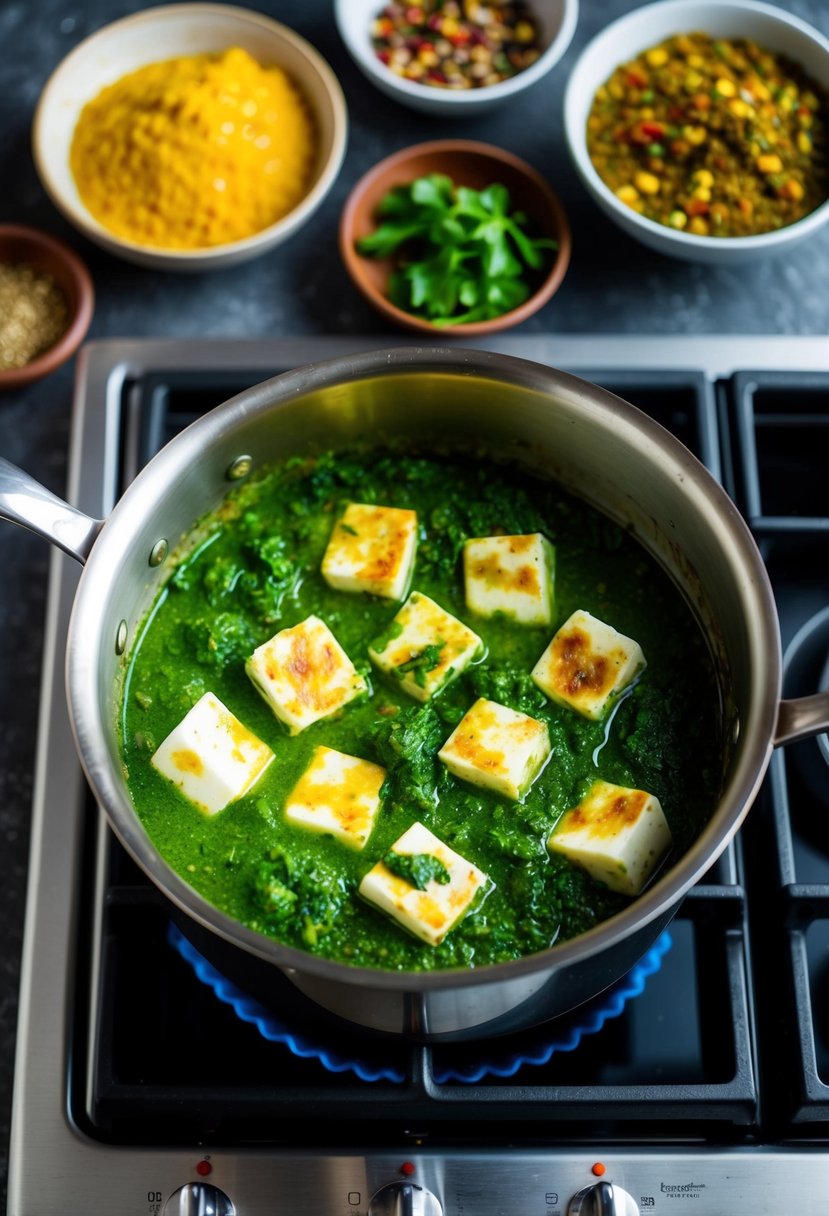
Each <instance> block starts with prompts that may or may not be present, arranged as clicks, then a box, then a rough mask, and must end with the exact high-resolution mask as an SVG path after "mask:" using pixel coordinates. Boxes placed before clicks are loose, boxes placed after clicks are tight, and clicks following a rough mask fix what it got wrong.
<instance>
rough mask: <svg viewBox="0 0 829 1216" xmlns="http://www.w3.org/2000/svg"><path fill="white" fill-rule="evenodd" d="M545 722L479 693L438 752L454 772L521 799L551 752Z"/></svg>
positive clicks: (515, 799) (475, 782)
mask: <svg viewBox="0 0 829 1216" xmlns="http://www.w3.org/2000/svg"><path fill="white" fill-rule="evenodd" d="M550 750H551V748H550V735H549V731H548V730H547V725H546V723H545V722H539V721H538V720H537V719H536V718H530V717H528V715H527V714H522V713H519V712H518V710H515V709H509V708H508V707H507V706H506V705H499V704H498V702H497V701H487V700H486V698H485V697H481V698H480V699H479V700H477V701H476V702H475V704H474V705H473V706H472V708H471V709H469V710H467V712H466V714H465V715H464V716H463V718H461V720H460V722H459V723H458V725H457V726H456V727H455V729H454V730H453V731H452V734H451V735H450V736H449V738H448V739H447V740H446V742H445V743H444V745H443V747H442V748H441V749H440V751H439V752H438V757H439V759H441V760H442V761H443V763H444V764H445V765H446V767H447V768H448V769H449V772H450V773H454V774H455V776H456V777H460V778H462V779H463V780H464V781H469V782H470V783H471V784H472V785H478V786H481V788H483V789H488V790H494V791H495V792H496V794H503V795H504V797H506V798H512V799H513V801H515V802H518V801H520V799H521V798H523V797H524V795H525V794H526V793H527V791H528V790H529V788H530V786H531V785H532V784H533V782H534V781H535V779H536V777H538V775H539V773H540V772H541V771H542V769H543V768H544V765H545V764H546V763H547V760H548V759H549V756H550Z"/></svg>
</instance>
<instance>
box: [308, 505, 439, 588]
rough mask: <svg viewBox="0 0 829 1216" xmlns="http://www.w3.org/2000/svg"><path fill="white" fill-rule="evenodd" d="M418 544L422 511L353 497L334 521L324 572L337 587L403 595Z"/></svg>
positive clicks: (323, 562) (331, 584)
mask: <svg viewBox="0 0 829 1216" xmlns="http://www.w3.org/2000/svg"><path fill="white" fill-rule="evenodd" d="M416 548H417V514H416V513H415V512H414V511H407V510H404V509H402V508H400V507H377V506H371V505H368V504H366V503H360V502H352V503H349V505H348V506H347V507H346V509H345V513H344V514H343V516H342V517H341V518H340V519H339V520H338V521H337V523H336V524H334V530H333V532H332V533H331V539H330V540H329V542H328V548H327V549H326V550H325V554H324V556H323V559H322V567H321V569H322V577H323V578H324V579H325V581H326V582H327V583H328V584H329V585H330V586H331V587H336V588H337V590H338V591H368V592H369V593H370V594H371V595H380V596H383V597H384V598H385V599H390V600H402V599H403V596H404V595H405V594H406V592H407V591H408V589H409V584H410V582H411V577H412V570H413V568H414V560H415V549H416Z"/></svg>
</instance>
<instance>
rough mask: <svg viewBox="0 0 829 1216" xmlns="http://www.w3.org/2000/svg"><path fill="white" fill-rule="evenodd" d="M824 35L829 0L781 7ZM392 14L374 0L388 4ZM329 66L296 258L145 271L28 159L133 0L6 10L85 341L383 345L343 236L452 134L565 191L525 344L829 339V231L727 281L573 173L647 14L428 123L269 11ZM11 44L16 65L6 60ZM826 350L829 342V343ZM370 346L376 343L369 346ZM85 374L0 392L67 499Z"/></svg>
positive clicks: (21, 662) (18, 645) (14, 178)
mask: <svg viewBox="0 0 829 1216" xmlns="http://www.w3.org/2000/svg"><path fill="white" fill-rule="evenodd" d="M778 3H779V6H780V7H781V8H784V9H788V10H790V11H791V12H794V13H796V14H797V15H798V16H800V17H801V18H803V19H804V20H805V21H807V22H809V23H810V24H812V25H814V26H816V27H818V28H819V29H821V30H822V31H823V33H824V34H829V9H828V8H827V7H826V6H825V4H823V3H822V0H778ZM379 4H380V0H378V7H379ZM253 7H254V8H256V9H258V10H259V11H261V12H264V13H267V14H269V15H271V16H273V17H275V18H277V19H278V20H281V21H283V22H285V23H286V24H287V25H290V26H292V27H293V28H294V29H296V30H297V31H298V32H299V33H301V34H303V35H304V36H305V37H307V38H308V39H309V40H310V41H311V42H312V43H313V44H314V45H315V46H316V47H317V48H318V49H319V50H320V51H321V52H322V54H323V55H324V56H325V57H326V58H327V59H328V61H329V63H330V64H331V65H332V67H333V68H334V70H335V72H336V73H337V75H338V77H339V79H340V81H341V83H342V85H343V88H344V90H345V93H346V98H347V102H348V106H349V112H350V134H349V147H348V152H347V156H346V160H345V163H344V166H343V169H342V172H341V174H340V177H339V179H338V181H337V183H336V185H335V187H334V189H333V190H332V192H331V194H330V195H329V197H328V199H327V200H326V202H325V203H324V205H323V206H322V207H321V209H320V210H319V211H318V212H317V213H316V214H315V215H314V217H313V218H312V219H311V221H310V222H309V223H308V224H307V225H306V226H305V227H304V228H303V229H302V230H301V232H300V233H299V234H298V235H296V236H295V237H294V238H293V239H292V240H291V241H289V242H288V243H287V244H285V245H283V246H280V247H279V248H277V249H276V250H274V251H273V252H272V253H270V254H267V255H265V256H264V257H262V258H261V259H259V260H258V261H254V262H250V263H248V264H246V265H243V266H240V267H238V268H236V269H231V270H224V271H217V272H214V273H213V274H210V275H207V274H205V275H196V276H186V275H181V276H175V275H165V274H161V273H158V272H154V271H148V270H142V269H138V268H136V267H132V266H130V265H128V264H127V263H122V262H120V261H117V260H116V259H114V258H112V257H110V256H109V255H106V254H104V253H103V252H101V251H99V250H98V249H97V248H96V247H94V246H92V245H90V244H89V243H87V242H86V241H85V240H84V239H83V238H81V237H80V236H79V235H77V234H76V233H75V232H74V230H73V229H71V228H70V227H69V226H68V225H67V224H66V223H65V222H64V221H63V220H62V219H61V217H60V216H59V214H58V213H57V212H56V211H55V209H54V208H53V207H52V205H51V204H50V202H49V201H48V199H47V198H46V196H45V194H44V192H43V190H42V188H41V186H40V184H39V181H38V178H37V175H36V173H35V170H34V166H33V163H32V157H31V153H30V148H29V136H30V128H31V121H32V116H33V112H34V108H35V104H36V102H37V98H38V95H39V92H40V90H41V88H42V86H43V84H44V82H45V80H46V78H47V77H48V75H49V74H50V72H51V71H52V70H53V68H54V67H55V66H56V65H57V64H58V62H59V61H60V60H61V59H62V58H63V56H64V55H66V54H67V53H68V52H69V51H70V50H71V49H72V48H73V47H74V46H75V45H76V44H77V43H78V42H80V41H81V39H83V38H84V37H86V36H87V35H88V34H90V33H92V32H93V31H94V30H96V29H98V28H100V27H101V26H102V25H105V24H107V23H108V22H109V21H111V20H114V19H115V18H117V17H120V16H123V15H125V14H127V13H128V12H130V11H132V10H133V9H134V5H131V4H128V3H126V0H117V2H116V0H90V2H89V3H88V4H85V5H84V6H83V7H82V6H81V5H80V4H78V3H76V2H74V0H38V2H37V3H36V4H34V5H26V6H24V5H22V4H20V3H16V2H12V0H8V2H6V3H0V47H2V48H3V51H4V55H3V58H2V60H0V183H2V185H0V222H9V221H16V222H22V223H28V224H34V225H37V226H40V227H42V228H44V229H46V230H47V231H49V232H52V233H54V234H56V235H58V236H61V237H63V238H64V239H65V240H67V241H68V242H69V243H70V244H71V245H72V246H73V247H74V248H75V249H76V250H77V251H78V252H79V253H80V254H81V256H82V257H84V258H85V259H86V261H87V264H88V266H89V268H90V270H91V271H92V274H93V277H94V279H95V284H96V290H97V305H96V311H95V317H94V320H93V324H92V329H91V331H90V335H89V336H90V338H103V337H142V336H152V337H157V336H160V335H164V336H167V337H175V336H181V337H209V336H218V335H221V336H227V337H259V336H266V335H280V336H285V335H289V336H291V335H300V334H313V333H321V334H325V333H341V334H359V335H366V336H368V337H369V338H370V336H371V335H372V334H388V333H389V330H388V328H387V327H386V325H385V323H384V322H383V321H381V320H380V319H379V317H378V316H377V315H376V314H374V313H373V312H372V311H371V310H370V309H369V307H368V306H367V305H366V304H364V303H363V301H362V299H361V298H360V297H358V296H357V294H356V293H355V291H354V290H353V289H352V287H351V285H350V283H349V281H348V280H347V278H346V275H345V272H344V270H343V268H342V265H341V263H340V259H339V255H338V253H337V245H336V224H337V219H338V216H339V212H340V209H341V207H342V204H343V201H344V199H345V196H346V194H347V192H348V190H349V189H350V187H351V185H352V184H353V183H354V182H355V181H356V180H357V178H358V177H359V176H360V175H361V174H362V173H363V172H364V171H365V170H366V169H368V168H369V167H370V166H371V165H372V164H374V163H375V162H376V161H377V160H379V159H381V158H382V157H383V156H384V155H386V154H388V153H389V152H392V151H394V150H396V149H397V148H400V147H404V146H405V145H407V144H410V143H414V142H418V141H420V140H421V139H430V138H437V137H440V136H442V135H457V136H463V137H467V138H472V139H483V140H489V141H491V142H493V143H498V144H501V145H503V146H505V147H509V148H510V149H512V150H513V151H515V152H516V153H518V154H519V155H521V156H524V157H525V158H526V159H527V160H529V161H530V162H531V163H533V164H534V165H535V166H536V167H537V168H538V169H539V170H540V171H541V172H542V173H544V175H545V176H546V177H547V178H548V179H549V180H550V182H551V183H552V184H553V186H554V187H555V189H556V190H557V191H558V192H559V194H560V195H561V197H562V199H563V201H564V204H565V206H566V208H567V210H568V212H569V214H570V217H571V222H572V226H573V238H574V249H573V258H572V262H571V267H570V271H569V273H568V276H567V278H566V280H565V282H564V285H563V287H562V288H561V289H560V291H559V292H558V294H557V295H556V296H555V298H554V299H553V300H552V301H551V302H550V303H549V304H548V305H547V306H546V307H545V308H544V309H543V310H542V311H541V312H540V313H539V314H538V315H536V316H535V317H533V318H531V319H530V320H529V321H527V322H525V324H524V326H523V327H522V330H521V332H523V333H545V332H557V333H562V334H563V333H595V334H598V335H600V334H602V333H625V334H630V337H631V342H635V341H636V337H637V335H639V334H646V333H654V334H659V333H694V334H707V333H729V332H732V333H747V334H772V333H774V334H827V333H829V292H827V290H826V284H827V282H829V228H824V230H823V232H822V233H820V234H818V235H817V236H816V237H814V238H813V239H811V240H810V241H809V242H808V243H806V244H803V245H801V246H799V247H798V248H796V249H795V251H794V252H793V253H792V254H791V255H789V256H788V257H786V258H777V259H768V260H767V261H764V262H760V263H758V264H756V265H755V266H752V267H751V268H749V269H733V268H723V269H714V268H711V267H707V266H703V265H695V264H691V263H683V262H679V261H673V260H670V259H667V258H665V257H662V256H661V255H658V254H656V253H651V252H650V251H648V250H646V249H645V248H644V247H642V246H640V245H638V244H637V243H635V242H634V241H632V240H631V239H629V238H628V237H626V236H624V235H623V234H622V233H620V232H619V231H618V230H617V229H616V228H615V227H614V226H612V225H611V224H610V222H609V221H608V220H606V219H605V217H604V216H603V215H602V214H601V213H600V212H599V211H598V210H597V209H596V208H595V206H594V205H593V204H592V202H591V201H590V200H589V199H588V197H587V196H586V194H585V192H584V191H583V189H582V187H581V186H580V184H579V183H578V181H577V179H576V176H575V173H574V171H573V170H572V168H571V166H570V163H569V160H568V157H567V153H566V149H565V145H564V140H563V134H562V122H561V97H562V91H563V85H564V82H565V80H566V79H567V76H568V73H569V69H570V67H571V65H572V64H573V62H574V60H575V57H576V55H577V54H578V52H579V51H580V49H581V48H582V47H583V46H584V45H585V43H586V42H587V40H588V39H589V38H590V37H591V36H592V35H593V34H594V33H595V32H596V31H597V29H598V28H599V27H600V26H602V25H604V24H606V23H607V22H608V21H609V20H611V19H612V18H614V17H616V16H617V15H619V14H620V13H622V12H625V11H627V10H628V9H631V8H634V7H637V4H636V3H634V0H603V3H601V4H599V3H597V2H596V0H592V2H591V0H582V12H581V14H580V18H579V24H578V28H577V30H576V35H575V38H574V40H573V43H572V45H571V47H570V50H569V51H568V53H567V55H566V57H565V58H564V60H562V61H561V62H560V63H559V64H558V65H557V67H556V68H555V69H554V71H553V73H552V75H551V76H550V77H548V78H547V79H546V80H544V81H543V82H541V83H540V84H539V85H537V86H536V87H535V88H534V89H533V90H532V91H531V92H530V93H529V94H528V95H527V97H526V98H524V99H519V100H517V101H514V102H512V103H510V104H509V105H508V106H507V107H506V108H505V109H504V110H502V111H498V112H496V113H494V114H491V115H486V116H482V117H480V118H477V119H470V120H462V121H452V122H448V121H444V120H440V119H433V118H427V117H426V116H421V115H418V114H416V113H414V112H413V111H409V110H406V109H403V108H402V107H400V106H398V105H396V104H395V103H393V102H391V101H388V100H387V99H385V97H384V96H382V95H381V94H380V93H378V92H377V91H375V90H374V89H373V88H372V86H371V85H369V84H368V83H367V82H366V81H365V79H364V77H363V76H362V75H361V74H360V73H359V72H358V70H357V69H356V67H354V65H353V64H352V63H351V60H350V59H349V58H348V56H347V54H346V52H345V50H344V48H343V46H342V44H341V42H340V39H339V36H338V35H337V32H336V30H335V28H334V26H333V18H332V15H331V4H330V3H329V2H328V0H305V3H303V4H298V3H288V2H287V0H283V2H280V0H259V2H258V3H257V4H255V5H253ZM12 47H13V48H14V50H13V53H10V48H12ZM827 341H829V339H827ZM369 344H370V343H367V345H369ZM72 374H73V369H72V367H68V368H64V369H62V370H61V371H60V372H58V373H56V374H55V375H53V376H52V377H51V378H49V379H47V380H46V381H44V382H41V383H40V384H38V385H35V386H33V387H32V388H30V389H28V390H24V391H21V392H17V393H12V394H8V395H6V396H0V453H2V454H3V455H4V456H6V457H7V458H9V459H10V460H12V461H14V462H15V463H17V464H20V465H21V466H23V467H24V468H26V469H27V470H29V471H30V472H31V473H33V474H34V475H35V476H36V477H38V478H39V479H40V480H41V481H43V482H44V483H45V484H46V485H48V486H49V487H50V488H51V489H53V490H55V491H56V492H58V493H63V491H64V485H65V473H66V448H67V440H68V431H69V416H70V409H71V396H72ZM48 559H49V551H48V546H47V545H46V544H45V542H43V541H41V540H39V539H37V538H36V537H34V536H32V535H30V534H29V533H27V532H23V531H21V530H19V529H16V528H14V527H12V526H11V525H6V524H3V525H2V526H0V569H2V571H3V582H2V589H0V672H2V687H3V696H2V709H0V727H2V729H0V926H2V930H1V931H0V1199H2V1202H3V1205H4V1206H5V1201H4V1196H5V1184H6V1165H7V1144H8V1133H9V1106H10V1100H11V1078H12V1068H13V1055H14V1038H15V1024H16V1017H17V988H18V975H19V957H20V946H21V939H22V931H23V908H24V899H25V886H26V870H27V851H28V834H29V811H30V801H31V795H32V777H33V772H32V770H33V765H34V755H35V742H36V728H37V713H38V684H39V679H40V667H41V646H42V635H43V612H44V603H45V594H46V581H47V564H48Z"/></svg>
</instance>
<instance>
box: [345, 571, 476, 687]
mask: <svg viewBox="0 0 829 1216" xmlns="http://www.w3.org/2000/svg"><path fill="white" fill-rule="evenodd" d="M485 649H486V648H485V646H484V644H483V642H482V641H481V639H480V638H479V637H478V635H477V633H473V632H472V630H471V629H469V628H468V627H467V626H466V625H464V623H463V621H459V620H458V619H457V617H454V616H452V615H451V614H450V613H448V612H446V611H445V610H444V609H443V608H441V607H440V605H439V604H436V603H435V601H434V600H432V599H429V596H428V595H422V594H421V592H419V591H413V592H412V593H411V595H410V596H409V598H408V599H407V600H406V603H405V604H404V605H403V607H402V608H401V609H400V611H399V612H398V613H397V615H396V616H395V618H394V620H393V621H392V622H391V624H390V625H389V627H388V629H387V630H386V631H385V633H384V634H383V636H382V637H381V638H378V639H376V640H375V641H374V642H373V643H372V644H371V646H370V647H369V651H368V653H369V657H370V658H371V661H372V662H373V663H375V664H376V665H377V666H378V667H379V668H380V670H381V671H384V672H386V673H387V674H388V675H391V676H394V677H395V678H397V679H399V680H400V686H401V688H403V689H404V690H405V691H406V692H407V693H408V694H409V696H411V697H414V698H415V699H416V700H417V701H428V700H430V699H431V698H432V697H433V696H434V695H435V693H437V692H439V691H440V690H441V689H442V688H444V687H445V686H446V685H447V684H448V683H449V682H450V681H451V680H454V679H455V678H456V677H457V676H459V675H460V674H461V672H462V671H463V670H464V669H465V668H466V667H468V666H469V664H470V663H471V662H472V661H473V659H477V658H479V657H481V656H482V655H483V654H484V652H485Z"/></svg>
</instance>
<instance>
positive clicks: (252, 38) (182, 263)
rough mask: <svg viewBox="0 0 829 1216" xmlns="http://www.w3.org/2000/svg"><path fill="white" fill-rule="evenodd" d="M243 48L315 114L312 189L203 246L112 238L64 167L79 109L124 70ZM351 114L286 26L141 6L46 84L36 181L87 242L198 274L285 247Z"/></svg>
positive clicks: (331, 171) (84, 45)
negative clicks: (265, 220) (253, 224)
mask: <svg viewBox="0 0 829 1216" xmlns="http://www.w3.org/2000/svg"><path fill="white" fill-rule="evenodd" d="M231 46H239V47H242V48H243V49H244V50H246V51H248V52H249V54H251V55H252V56H253V57H254V58H255V59H257V60H258V61H259V62H261V63H264V64H277V65H279V66H280V67H282V68H284V69H285V71H286V72H288V73H289V75H290V76H291V77H292V78H293V79H294V80H295V81H296V83H297V85H298V86H299V87H300V88H301V90H302V92H303V93H304V94H305V97H306V98H307V100H308V103H309V105H310V106H311V107H312V108H313V111H314V114H315V117H316V122H317V130H318V150H317V158H316V164H315V167H314V171H313V177H312V181H311V185H310V188H309V190H308V192H307V194H306V195H305V197H304V198H303V199H302V201H301V202H300V203H299V205H298V206H297V207H295V208H294V210H293V211H291V212H290V213H289V214H288V215H286V216H285V217H284V218H283V219H281V220H279V221H278V222H277V223H276V224H272V225H270V227H268V228H264V229H262V231H261V232H257V233H256V234H255V235H253V236H250V237H247V238H245V239H244V240H241V241H234V242H232V243H229V244H226V245H216V246H211V247H209V248H204V249H193V250H189V249H186V250H183V249H174V250H166V249H157V248H155V247H151V246H148V245H141V244H137V243H135V242H132V241H128V240H124V239H122V238H120V237H118V236H115V235H114V234H113V233H111V232H110V231H109V230H108V229H107V228H105V227H104V226H103V225H102V224H100V223H99V222H98V221H97V220H96V219H95V217H94V216H93V215H92V214H91V213H90V212H89V211H88V210H87V208H86V207H85V206H84V204H83V202H82V201H81V198H80V195H79V194H78V190H77V187H76V185H75V181H74V178H73V176H72V172H71V170H70V167H69V149H70V146H71V143H72V136H73V133H74V130H75V126H76V124H77V121H78V117H79V115H80V112H81V110H82V109H83V107H84V105H85V104H86V103H87V102H88V101H90V100H91V99H92V98H93V97H96V96H97V94H98V93H100V91H101V89H103V88H105V87H106V86H107V85H109V84H112V83H114V82H115V81H116V80H118V79H120V77H122V76H124V75H125V74H126V73H128V72H132V71H135V70H136V69H137V68H140V67H143V66H144V65H145V64H148V63H156V62H159V61H161V60H164V59H172V58H175V57H176V56H180V55H198V54H202V53H205V52H211V51H223V50H225V49H227V48H228V47H231ZM347 125H348V120H347V111H346V105H345V100H344V98H343V93H342V89H341V88H340V85H339V83H338V81H337V78H336V77H335V75H334V73H333V72H332V71H331V69H330V67H329V66H328V64H327V63H326V62H325V60H324V59H323V58H322V56H321V55H319V54H318V52H317V51H315V50H314V48H313V47H312V46H311V45H310V44H309V43H308V42H306V41H305V39H303V38H300V37H299V35H298V34H295V33H294V32H293V31H292V30H290V29H287V28H286V27H285V26H283V25H280V24H279V23H278V22H276V21H272V20H270V18H268V17H263V16H262V15H261V14H259V13H253V12H249V11H248V10H247V9H243V8H235V7H233V6H230V5H223V4H174V5H169V6H164V7H162V8H152V9H146V10H144V11H143V12H139V13H135V14H134V15H133V16H130V17H124V18H123V19H122V20H120V21H116V22H114V23H113V24H112V25H107V26H105V27H104V28H103V29H101V30H99V31H98V32H97V33H95V34H93V35H91V37H89V38H87V39H86V40H85V41H84V42H81V43H80V44H79V45H78V46H77V47H75V49H74V50H73V51H71V52H70V53H69V55H67V57H66V58H65V59H64V60H63V61H62V62H61V63H60V64H59V65H58V67H57V68H56V70H55V71H54V72H53V74H52V76H51V77H50V78H49V80H48V81H47V83H46V86H45V88H44V90H43V93H42V94H41V97H40V101H39V103H38V107H37V111H36V113H35V118H34V127H33V152H34V160H35V165H36V167H37V171H38V174H39V175H40V179H41V182H42V183H43V186H44V188H45V190H46V192H47V193H48V194H49V196H50V198H51V199H52V201H53V203H54V204H55V206H56V207H57V208H58V209H59V210H60V211H62V212H63V214H64V215H65V216H66V218H67V219H68V220H69V221H70V222H71V223H72V224H74V225H75V227H76V228H78V229H79V230H80V231H81V232H82V233H83V234H84V235H85V236H87V237H89V239H90V240H92V241H95V242H96V244H98V245H100V246H102V248H104V249H106V250H108V251H109V252H110V253H114V254H116V255H117V256H119V257H122V258H125V259H127V261H130V262H136V263H138V264H139V265H141V266H149V267H152V268H154V269H158V270H173V271H204V270H212V269H216V268H218V267H223V266H230V265H234V264H236V263H238V262H244V261H247V260H248V259H249V258H253V257H257V256H258V255H259V254H261V253H264V252H265V251H266V250H268V249H272V248H273V247H274V246H275V245H278V244H281V242H282V241H284V240H286V239H287V238H288V237H289V236H291V235H292V234H293V233H294V232H296V230H297V229H298V228H299V227H301V225H302V224H304V223H305V221H306V220H307V219H308V218H309V216H310V215H311V214H312V213H313V212H314V211H315V210H316V208H317V207H318V206H319V205H320V203H321V202H322V200H323V198H324V197H325V195H326V194H327V193H328V191H329V189H330V188H331V186H332V185H333V183H334V181H335V179H336V177H337V174H338V173H339V170H340V166H341V164H342V160H343V156H344V154H345V146H346V132H347Z"/></svg>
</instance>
